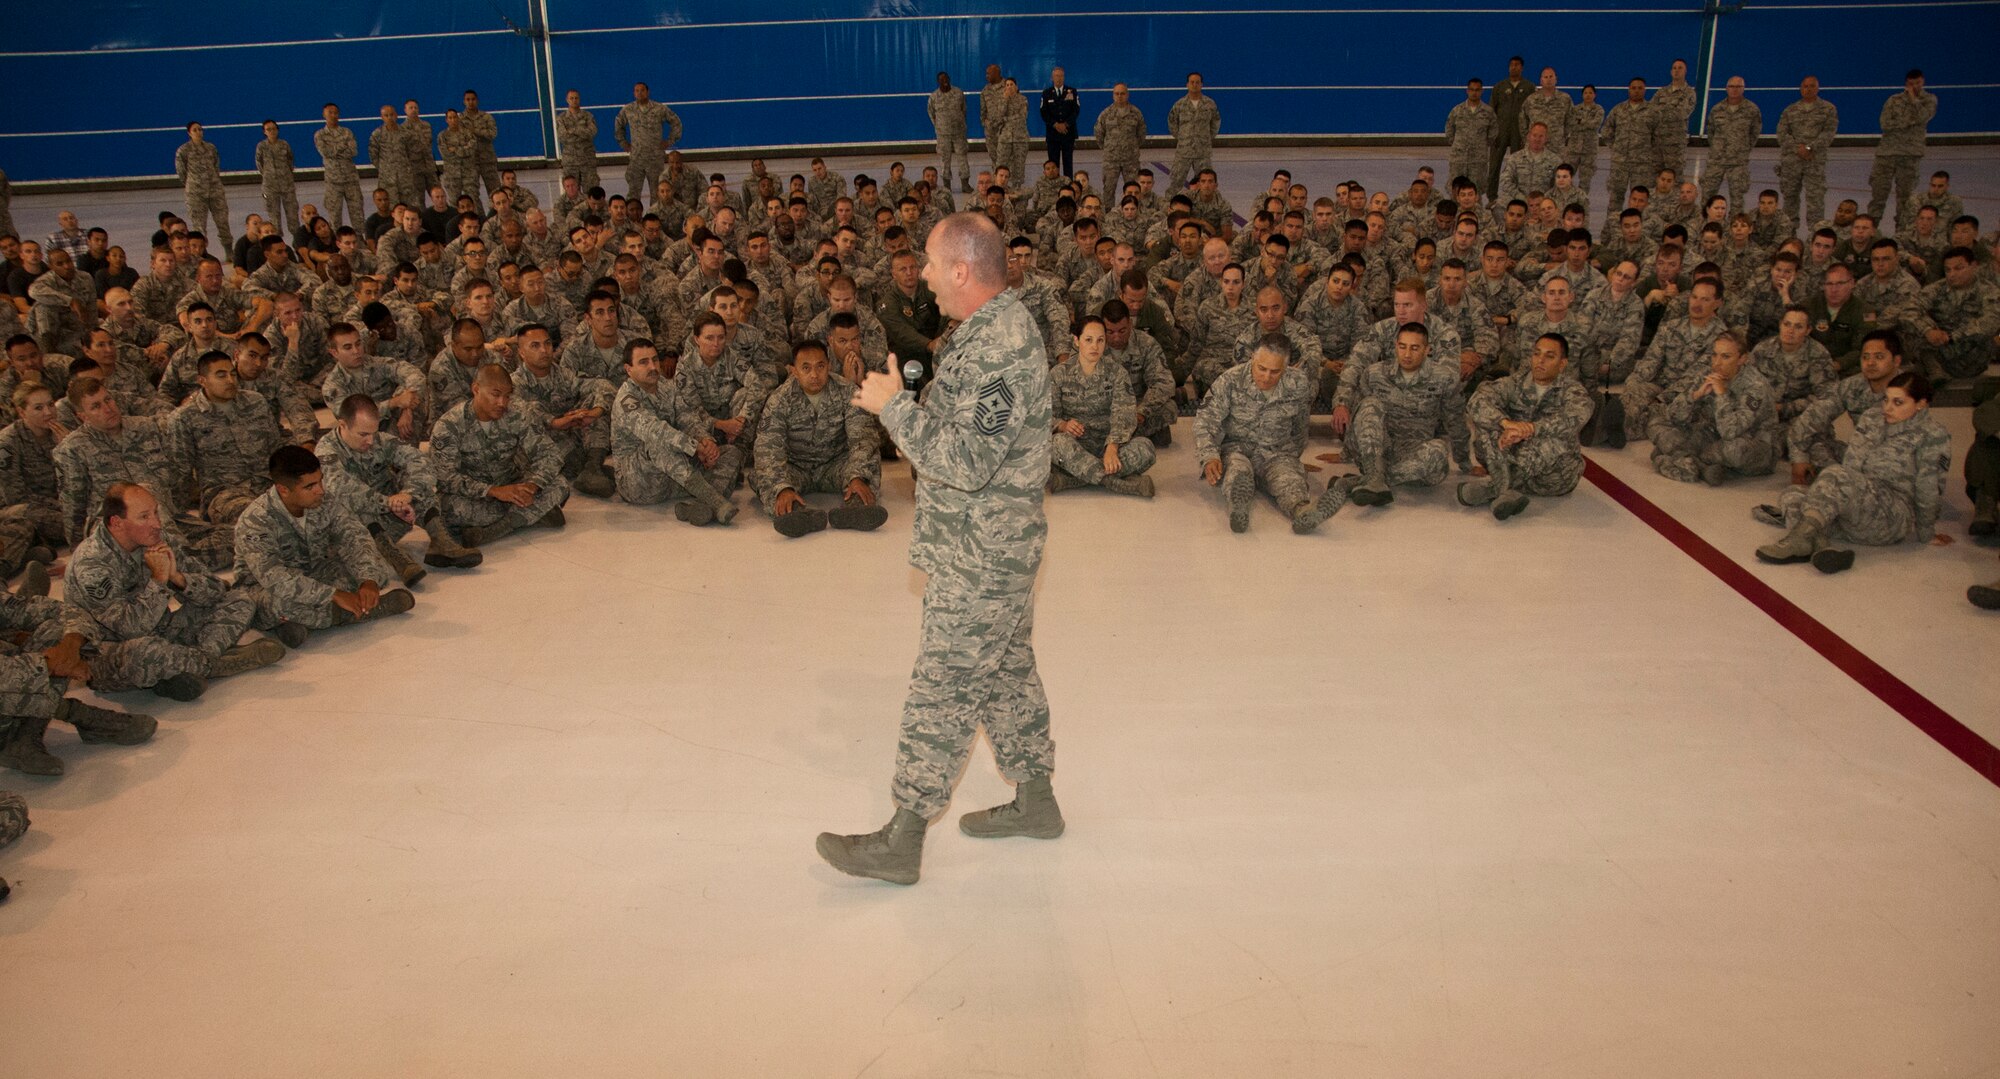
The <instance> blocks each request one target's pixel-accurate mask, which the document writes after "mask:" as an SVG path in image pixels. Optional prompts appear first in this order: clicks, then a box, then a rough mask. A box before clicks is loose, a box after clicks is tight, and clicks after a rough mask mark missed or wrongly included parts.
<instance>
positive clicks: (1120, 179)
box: [1091, 101, 1146, 200]
mask: <svg viewBox="0 0 2000 1079" xmlns="http://www.w3.org/2000/svg"><path fill="white" fill-rule="evenodd" d="M1091 134H1093V135H1095V136H1097V145H1098V146H1099V147H1101V148H1102V149H1103V150H1104V166H1103V172H1104V176H1103V180H1104V192H1105V195H1106V197H1107V198H1109V199H1113V200H1115V199H1117V198H1118V197H1119V193H1120V192H1122V191H1124V190H1125V183H1126V181H1128V180H1137V179H1138V178H1139V153H1140V148H1141V147H1143V146H1145V145H1146V114H1145V113H1143V112H1140V111H1139V106H1137V105H1134V104H1132V103H1131V102H1129V101H1128V102H1126V103H1125V104H1123V105H1120V104H1118V103H1117V102H1115V101H1114V102H1112V103H1111V104H1109V105H1107V106H1105V107H1104V111H1103V112H1100V113H1098V114H1097V122H1096V123H1095V124H1094V125H1092V127H1091Z"/></svg>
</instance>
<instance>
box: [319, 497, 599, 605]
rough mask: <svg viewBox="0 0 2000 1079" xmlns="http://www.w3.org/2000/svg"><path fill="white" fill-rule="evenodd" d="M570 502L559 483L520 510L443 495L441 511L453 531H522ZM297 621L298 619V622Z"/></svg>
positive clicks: (495, 502)
mask: <svg viewBox="0 0 2000 1079" xmlns="http://www.w3.org/2000/svg"><path fill="white" fill-rule="evenodd" d="M568 498H569V483H568V481H566V480H560V479H558V480H557V481H555V482H554V483H551V484H549V485H548V486H546V487H544V488H542V489H541V490H539V491H537V492H535V500H534V501H532V502H530V503H528V504H527V505H526V506H516V505H514V504H513V503H511V502H502V501H500V500H499V499H497V498H492V497H489V496H487V495H480V496H479V497H477V498H473V497H469V496H466V495H440V496H439V498H438V501H439V502H441V503H443V505H442V506H440V507H439V508H440V509H441V510H442V511H443V513H444V520H445V524H447V525H449V526H451V528H452V530H453V531H460V530H463V529H465V528H490V527H492V526H493V525H496V524H501V523H505V524H507V525H510V526H512V528H514V529H516V530H519V529H523V528H528V527H531V526H532V525H533V524H534V523H535V522H536V521H539V520H541V519H542V518H544V517H547V516H548V515H549V511H550V510H552V509H555V508H556V507H558V506H560V505H562V504H563V503H564V502H565V501H567V500H568ZM294 621H297V619H294Z"/></svg>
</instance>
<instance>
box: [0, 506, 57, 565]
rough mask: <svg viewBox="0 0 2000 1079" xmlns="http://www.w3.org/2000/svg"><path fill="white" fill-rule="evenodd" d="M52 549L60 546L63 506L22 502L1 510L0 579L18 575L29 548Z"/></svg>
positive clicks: (25, 560) (26, 558)
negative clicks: (38, 546) (37, 546)
mask: <svg viewBox="0 0 2000 1079" xmlns="http://www.w3.org/2000/svg"><path fill="white" fill-rule="evenodd" d="M38 544H39V545H41V546H44V547H47V548H49V549H50V550H55V549H56V548H58V547H61V546H62V545H63V528H62V507H60V506H56V505H51V504H49V503H46V502H21V503H17V504H15V505H12V506H8V507H7V508H5V509H0V578H7V577H12V576H14V574H16V573H18V572H20V569H21V566H22V565H23V564H24V563H26V562H27V560H28V548H30V547H33V546H36V545H38Z"/></svg>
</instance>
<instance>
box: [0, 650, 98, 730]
mask: <svg viewBox="0 0 2000 1079" xmlns="http://www.w3.org/2000/svg"><path fill="white" fill-rule="evenodd" d="M52 644H54V642H53V641H51V642H49V643H48V644H44V645H42V647H43V648H47V647H49V646H50V645H52ZM95 670H96V668H95V667H93V668H92V672H93V673H95ZM68 686H69V680H68V679H66V678H50V677H49V668H48V665H47V664H45V663H43V662H42V657H41V654H40V653H39V652H31V653H28V654H25V655H0V717H7V716H26V717H27V718H29V719H49V718H52V717H53V716H54V715H55V714H56V705H57V704H59V703H61V701H62V698H63V691H64V690H65V689H67V688H68Z"/></svg>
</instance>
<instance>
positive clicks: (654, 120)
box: [611, 101, 681, 202]
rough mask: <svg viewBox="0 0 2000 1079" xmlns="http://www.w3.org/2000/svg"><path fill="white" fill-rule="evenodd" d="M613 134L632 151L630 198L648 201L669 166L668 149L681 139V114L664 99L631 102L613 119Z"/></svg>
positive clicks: (627, 165) (628, 176) (628, 180)
mask: <svg viewBox="0 0 2000 1079" xmlns="http://www.w3.org/2000/svg"><path fill="white" fill-rule="evenodd" d="M662 128H664V129H665V137H664V138H662ZM611 136H612V137H613V138H615V139H617V140H618V145H620V146H622V147H624V148H625V151H626V153H627V154H629V155H630V156H629V157H628V158H627V159H626V162H625V197H626V199H627V200H631V199H638V200H639V201H640V202H645V201H646V200H647V198H648V196H651V195H652V194H653V188H654V187H655V186H656V185H658V184H659V182H660V172H661V170H662V169H665V168H666V167H667V151H668V150H671V149H673V148H674V144H675V143H678V142H680V141H681V118H680V117H679V116H676V115H675V114H674V110H672V109H670V108H668V107H667V105H666V103H665V102H663V101H647V102H645V103H644V104H641V103H640V102H637V101H631V102H627V103H626V105H625V107H624V108H622V109H619V110H618V118H617V119H616V120H613V121H612V122H611Z"/></svg>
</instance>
